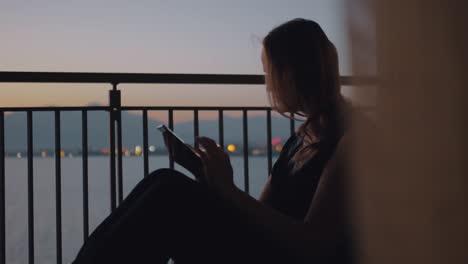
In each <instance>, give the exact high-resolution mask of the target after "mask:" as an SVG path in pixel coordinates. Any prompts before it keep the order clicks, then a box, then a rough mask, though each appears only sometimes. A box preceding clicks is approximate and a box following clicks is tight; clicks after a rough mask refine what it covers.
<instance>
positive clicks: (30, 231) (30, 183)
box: [27, 110, 34, 264]
mask: <svg viewBox="0 0 468 264" xmlns="http://www.w3.org/2000/svg"><path fill="white" fill-rule="evenodd" d="M32 121H33V114H32V111H31V110H29V111H27V136H28V138H27V141H28V256H29V257H28V263H29V264H34V182H33V179H34V178H33V176H34V174H33V127H32V126H33V122H32Z"/></svg>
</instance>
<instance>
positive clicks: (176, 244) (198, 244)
mask: <svg viewBox="0 0 468 264" xmlns="http://www.w3.org/2000/svg"><path fill="white" fill-rule="evenodd" d="M247 219H248V218H247V217H243V214H242V213H241V212H240V211H238V210H236V209H235V208H234V207H232V206H230V205H229V203H227V202H225V201H223V199H222V198H221V197H219V196H217V195H216V194H215V193H214V192H212V191H210V190H209V189H207V188H206V187H205V186H204V185H202V184H200V183H198V182H196V181H194V180H192V179H190V178H188V177H186V176H185V175H183V174H182V173H180V172H177V171H175V170H170V169H160V170H156V171H154V172H152V173H151V174H150V175H149V176H148V177H146V178H145V179H143V180H142V181H141V182H140V183H138V184H137V186H136V187H135V188H134V189H133V190H132V192H131V193H130V194H129V196H128V197H127V198H126V199H125V200H124V201H123V203H122V204H121V205H120V206H119V207H118V208H117V209H116V210H115V211H114V212H113V213H111V214H110V215H109V216H108V217H107V218H106V219H105V220H104V221H103V222H102V223H101V224H100V225H99V226H98V227H97V228H96V230H95V231H94V232H93V233H92V234H91V236H90V237H89V238H88V239H87V240H86V241H85V244H84V245H83V247H82V248H81V250H80V252H79V253H78V256H77V258H76V259H75V261H74V262H73V263H75V264H81V263H87V264H91V263H112V264H118V263H138V264H145V263H154V264H157V263H167V260H168V259H169V258H173V259H175V260H176V262H177V263H290V259H289V261H288V258H287V257H285V256H283V255H281V254H279V252H281V251H280V250H278V249H275V248H274V247H273V246H271V245H270V244H271V243H270V242H269V241H268V239H266V238H264V237H263V236H262V234H261V233H259V230H257V229H256V228H254V226H258V225H259V224H261V223H252V222H248V221H247Z"/></svg>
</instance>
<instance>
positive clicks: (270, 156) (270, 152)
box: [267, 110, 273, 175]
mask: <svg viewBox="0 0 468 264" xmlns="http://www.w3.org/2000/svg"><path fill="white" fill-rule="evenodd" d="M271 130H272V129H271V110H267V152H268V175H270V174H271V168H272V166H273V150H272V145H271V141H272V136H271V132H272V131H271Z"/></svg>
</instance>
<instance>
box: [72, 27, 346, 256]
mask: <svg viewBox="0 0 468 264" xmlns="http://www.w3.org/2000/svg"><path fill="white" fill-rule="evenodd" d="M262 62H263V67H264V71H265V74H266V84H267V85H266V86H267V91H268V94H269V96H270V99H271V103H272V106H273V108H274V109H275V110H277V111H278V112H279V113H281V114H285V113H295V114H297V115H302V116H304V117H305V118H306V121H305V122H304V124H303V125H302V126H301V127H300V128H299V129H298V131H297V133H296V134H295V135H293V136H292V137H291V138H289V140H288V141H287V142H286V144H285V145H284V148H283V150H282V152H281V154H280V157H279V158H278V160H277V162H276V163H275V165H274V167H273V169H272V173H271V175H270V177H269V179H268V181H267V183H266V185H265V187H264V190H263V192H262V194H261V197H260V199H259V200H258V201H257V200H255V199H254V198H252V197H250V196H248V195H247V194H246V193H244V192H242V191H240V190H239V189H237V187H236V186H235V185H234V183H233V171H232V167H231V164H230V161H229V156H228V155H227V154H226V153H225V152H224V151H223V150H222V149H220V148H219V147H218V146H217V144H216V143H215V142H214V141H213V140H211V139H209V138H205V137H201V138H199V139H198V143H199V144H200V145H201V146H203V150H201V149H195V150H196V151H197V152H198V154H199V155H200V157H201V158H202V161H203V164H204V173H203V174H202V175H201V176H200V178H199V179H198V181H194V180H191V179H189V178H188V177H186V176H184V175H183V174H181V173H179V172H177V171H174V170H169V169H162V170H157V171H154V172H153V173H151V175H149V177H147V178H145V179H144V180H142V181H141V182H140V183H139V184H138V185H137V186H136V187H135V189H134V190H133V191H132V192H131V194H130V195H129V196H128V197H127V198H126V199H125V200H124V202H123V203H122V204H121V206H119V208H118V209H117V210H116V211H115V212H114V213H112V214H111V215H110V216H109V217H108V218H107V219H106V220H105V221H104V222H103V223H102V224H101V225H100V226H99V227H98V228H97V229H96V231H94V232H93V234H92V235H91V236H90V238H89V239H88V240H87V241H86V243H85V245H84V246H83V248H82V249H81V251H80V253H79V255H78V257H77V259H76V260H75V263H165V262H166V261H167V259H168V258H169V257H171V258H173V259H175V260H176V262H177V263H350V262H352V260H353V258H352V254H351V253H352V249H351V234H350V233H351V232H350V231H351V230H350V225H349V218H348V217H347V213H346V206H345V193H344V189H345V188H344V185H345V178H344V177H345V174H344V170H343V156H344V150H345V146H344V145H345V144H346V143H345V141H346V140H345V138H344V137H343V135H344V132H345V126H344V125H345V121H344V118H343V116H344V109H345V107H344V106H345V102H344V100H343V98H342V96H341V95H340V84H339V73H338V59H337V53H336V49H335V47H334V45H333V44H332V43H331V42H330V41H329V40H328V38H327V37H326V35H325V33H324V32H323V31H322V29H321V28H320V26H319V25H318V24H317V23H315V22H313V21H309V20H304V19H295V20H292V21H289V22H287V23H285V24H283V25H281V26H279V27H277V28H275V29H273V30H272V31H271V32H270V33H269V34H268V35H267V36H266V37H265V39H264V41H263V51H262Z"/></svg>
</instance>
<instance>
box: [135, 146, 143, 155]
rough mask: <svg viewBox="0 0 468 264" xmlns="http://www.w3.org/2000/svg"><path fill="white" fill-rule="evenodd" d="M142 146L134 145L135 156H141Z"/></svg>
mask: <svg viewBox="0 0 468 264" xmlns="http://www.w3.org/2000/svg"><path fill="white" fill-rule="evenodd" d="M141 152H142V148H141V146H136V147H135V156H141Z"/></svg>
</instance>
